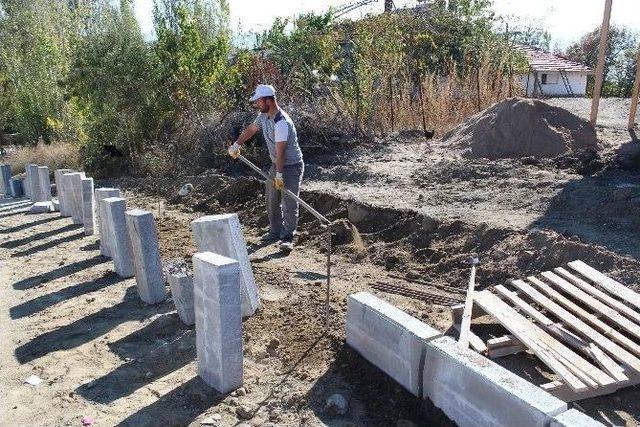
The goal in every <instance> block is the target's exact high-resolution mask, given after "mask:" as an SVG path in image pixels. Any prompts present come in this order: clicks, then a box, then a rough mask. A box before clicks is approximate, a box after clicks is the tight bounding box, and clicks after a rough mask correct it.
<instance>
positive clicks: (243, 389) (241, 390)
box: [235, 387, 247, 396]
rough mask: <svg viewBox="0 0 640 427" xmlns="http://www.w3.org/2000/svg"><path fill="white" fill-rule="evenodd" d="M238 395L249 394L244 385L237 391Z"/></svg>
mask: <svg viewBox="0 0 640 427" xmlns="http://www.w3.org/2000/svg"><path fill="white" fill-rule="evenodd" d="M235 393H236V395H237V396H244V395H246V394H247V390H246V389H245V388H244V387H240V388H239V389H237V390H236V391H235Z"/></svg>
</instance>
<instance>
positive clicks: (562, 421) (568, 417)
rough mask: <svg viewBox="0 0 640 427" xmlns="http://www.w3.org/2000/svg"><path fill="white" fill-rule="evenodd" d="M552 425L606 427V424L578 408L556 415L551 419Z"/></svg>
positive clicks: (559, 426)
mask: <svg viewBox="0 0 640 427" xmlns="http://www.w3.org/2000/svg"><path fill="white" fill-rule="evenodd" d="M550 427H604V424H602V423H601V422H599V421H596V420H594V419H593V418H591V417H590V416H588V415H585V414H583V413H582V412H580V411H578V410H577V409H569V410H568V411H566V412H563V413H561V414H560V415H556V416H555V417H554V418H553V420H551V426H550Z"/></svg>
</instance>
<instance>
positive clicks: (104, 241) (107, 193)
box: [95, 188, 120, 258]
mask: <svg viewBox="0 0 640 427" xmlns="http://www.w3.org/2000/svg"><path fill="white" fill-rule="evenodd" d="M109 197H120V190H119V189H117V188H98V189H97V190H96V191H95V203H96V221H98V232H99V234H100V255H102V256H106V257H109V258H111V249H110V247H109V245H110V244H111V240H110V238H109V237H110V236H109V233H107V232H106V229H105V221H104V220H103V218H104V216H105V213H104V209H105V205H104V203H102V201H103V200H104V199H108V198H109Z"/></svg>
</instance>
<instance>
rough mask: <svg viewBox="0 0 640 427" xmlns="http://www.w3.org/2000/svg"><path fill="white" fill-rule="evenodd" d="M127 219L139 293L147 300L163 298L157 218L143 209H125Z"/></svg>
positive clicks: (162, 299) (160, 299) (164, 297)
mask: <svg viewBox="0 0 640 427" xmlns="http://www.w3.org/2000/svg"><path fill="white" fill-rule="evenodd" d="M107 200H111V199H107ZM126 220H127V232H128V234H129V241H130V242H131V249H132V253H133V266H134V269H135V274H136V283H137V285H138V286H137V287H138V294H139V295H140V298H141V299H142V301H144V302H146V303H147V304H157V303H159V302H162V301H164V300H165V299H166V297H167V291H166V289H165V286H164V277H163V276H162V262H161V261H160V248H159V247H158V232H157V231H156V220H155V219H154V218H153V214H152V213H151V212H148V211H145V210H142V209H132V210H130V211H127V212H126Z"/></svg>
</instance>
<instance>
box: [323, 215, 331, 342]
mask: <svg viewBox="0 0 640 427" xmlns="http://www.w3.org/2000/svg"><path fill="white" fill-rule="evenodd" d="M330 298H331V224H329V225H328V226H327V300H326V301H325V307H324V311H325V329H326V330H327V332H329V315H330V313H329V311H330V310H331V304H330Z"/></svg>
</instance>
